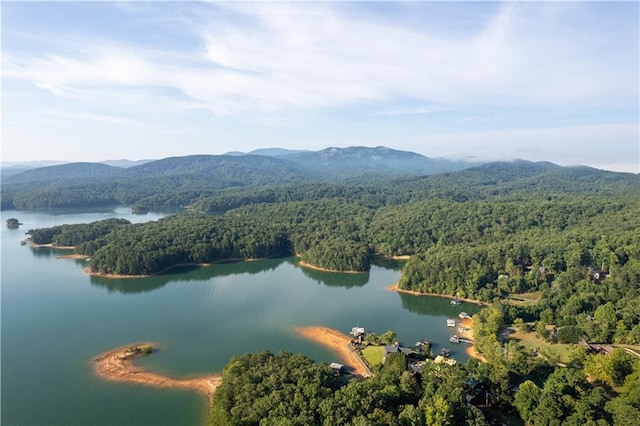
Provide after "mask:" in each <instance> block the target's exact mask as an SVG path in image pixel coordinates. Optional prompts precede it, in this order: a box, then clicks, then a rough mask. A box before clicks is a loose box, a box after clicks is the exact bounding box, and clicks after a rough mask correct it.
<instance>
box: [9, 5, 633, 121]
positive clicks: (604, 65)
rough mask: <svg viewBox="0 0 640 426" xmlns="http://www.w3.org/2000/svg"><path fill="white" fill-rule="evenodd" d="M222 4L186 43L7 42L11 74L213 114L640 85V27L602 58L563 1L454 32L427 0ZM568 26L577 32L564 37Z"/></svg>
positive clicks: (605, 97)
mask: <svg viewBox="0 0 640 426" xmlns="http://www.w3.org/2000/svg"><path fill="white" fill-rule="evenodd" d="M222 7H223V8H224V10H220V9H219V8H218V7H213V8H212V9H211V10H210V11H209V13H208V14H206V13H205V14H203V15H202V16H201V21H200V22H198V23H196V24H194V29H195V28H197V29H198V30H199V31H201V34H200V37H201V40H200V42H201V45H199V46H187V47H186V50H185V51H181V52H177V51H163V48H162V47H156V48H155V49H154V50H149V49H142V48H140V47H139V46H136V45H133V44H131V45H126V44H123V43H122V42H118V43H115V42H110V41H108V40H104V41H101V42H98V43H97V44H96V41H95V40H86V44H87V45H86V46H85V47H84V48H83V49H80V50H82V51H85V52H91V53H86V54H84V55H82V56H71V55H70V54H66V53H63V52H55V53H51V54H46V55H41V56H35V57H29V56H21V55H20V53H19V52H11V53H12V55H14V57H12V58H11V59H10V60H9V61H8V62H7V64H6V66H5V77H7V78H13V79H27V80H29V81H32V82H33V83H34V84H35V85H37V86H38V87H40V88H43V89H45V90H49V91H51V93H54V94H55V95H57V96H72V95H73V91H74V90H80V89H82V90H88V89H89V88H92V89H95V90H97V88H100V89H104V88H105V87H111V88H113V90H118V89H119V88H121V87H136V88H157V87H160V88H168V89H172V90H178V91H180V92H182V93H184V94H186V95H187V96H189V97H191V98H193V99H195V100H197V101H201V102H204V103H206V104H207V105H208V107H209V109H210V110H212V111H213V112H214V113H216V114H236V113H240V112H245V111H266V112H274V111H286V110H288V109H300V108H303V109H313V108H330V107H336V106H348V105H353V104H358V103H365V102H367V103H368V102H383V101H389V100H397V99H417V100H422V101H424V102H428V103H442V104H448V105H451V104H453V105H465V106H474V105H497V106H501V105H502V106H519V105H531V104H534V105H542V106H544V105H549V106H552V105H558V104H563V103H567V104H576V103H587V104H598V103H602V102H616V103H620V102H622V103H627V104H628V103H629V102H632V101H633V99H634V96H635V95H636V94H637V87H638V83H637V64H635V66H632V69H629V67H628V65H629V63H630V59H629V58H628V56H626V55H627V54H628V53H629V52H633V49H634V46H635V49H636V50H637V44H638V42H637V37H636V39H635V40H633V39H632V40H628V42H629V46H628V47H624V46H618V47H617V49H619V54H616V53H615V52H612V51H610V50H609V51H607V52H606V53H607V60H606V61H598V60H597V58H596V57H595V56H597V55H598V54H600V53H605V52H603V51H602V47H603V46H605V45H606V43H603V42H602V41H599V42H598V41H597V38H602V37H604V38H606V37H607V34H606V32H605V31H606V28H605V29H604V30H603V31H600V32H599V33H598V34H596V35H592V34H591V32H592V28H582V27H580V25H577V26H573V27H571V26H570V22H568V21H567V20H569V21H570V19H571V13H573V12H574V11H573V10H572V9H571V8H567V6H566V5H562V6H561V7H557V8H554V7H553V6H548V5H544V6H541V5H538V4H505V5H503V6H502V7H500V8H499V9H498V12H497V13H496V14H495V15H494V16H493V18H492V19H490V20H488V22H486V24H484V25H483V26H481V28H480V29H479V30H476V31H473V32H467V33H459V32H458V33H451V34H447V33H437V34H436V33H435V32H434V31H433V30H431V29H430V28H431V24H430V20H429V19H430V18H429V16H430V15H429V12H428V9H429V4H426V5H425V6H424V7H425V8H426V10H427V11H426V12H425V23H424V25H422V26H416V27H408V28H405V27H404V26H403V24H402V21H401V20H395V21H394V20H388V22H383V21H376V20H371V19H363V18H362V17H360V16H359V15H356V14H354V13H353V12H352V11H351V13H348V10H347V8H346V7H344V5H342V6H341V5H340V4H338V5H335V4H317V3H302V4H289V3H277V4H271V3H270V4H254V3H252V4H245V3H240V4H237V3H231V4H227V3H223V4H222ZM413 7H415V6H413ZM580 7H581V5H579V4H576V5H574V9H575V8H578V9H579V8H580ZM556 9H558V10H556ZM549 10H552V11H553V13H551V12H549ZM230 15H231V16H232V18H233V19H229V16H230ZM540 18H549V19H552V20H550V21H545V22H542V23H541V22H539V19H540ZM565 27H567V28H570V31H571V35H572V37H571V38H565V37H564V35H565V34H567V32H568V31H569V30H567V29H565ZM614 41H615V40H611V42H614ZM184 59H189V60H184ZM3 62H4V57H3ZM624 65H627V66H624ZM634 89H635V90H634Z"/></svg>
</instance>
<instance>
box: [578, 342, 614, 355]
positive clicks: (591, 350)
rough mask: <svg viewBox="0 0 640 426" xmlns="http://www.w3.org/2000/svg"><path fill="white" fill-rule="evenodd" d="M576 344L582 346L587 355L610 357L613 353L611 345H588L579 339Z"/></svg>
mask: <svg viewBox="0 0 640 426" xmlns="http://www.w3.org/2000/svg"><path fill="white" fill-rule="evenodd" d="M578 344H579V345H580V346H583V347H584V348H585V349H586V350H587V353H588V354H602V355H611V354H612V353H613V346H611V345H601V344H596V343H589V342H587V341H586V340H584V339H581V340H580V341H579V342H578Z"/></svg>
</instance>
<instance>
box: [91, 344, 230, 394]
mask: <svg viewBox="0 0 640 426" xmlns="http://www.w3.org/2000/svg"><path fill="white" fill-rule="evenodd" d="M142 346H152V347H153V346H154V345H153V344H152V343H144V342H143V343H135V344H131V345H126V346H121V347H119V348H115V349H111V350H109V351H107V352H103V353H101V354H100V355H98V356H97V357H96V358H95V359H94V360H93V361H94V370H95V372H96V374H98V376H100V377H102V378H103V379H106V380H112V381H119V382H133V383H140V384H144V385H150V386H157V387H163V388H182V389H193V390H197V391H198V392H201V393H204V394H206V395H207V398H208V399H209V406H211V402H212V401H213V394H214V393H215V390H216V388H217V387H218V385H219V384H220V382H221V380H222V376H221V375H220V374H212V375H209V376H203V377H195V378H191V379H174V378H171V377H166V376H162V375H160V374H155V373H151V372H148V371H145V370H143V369H142V368H139V367H136V366H135V365H134V363H133V361H134V360H135V359H136V358H138V357H140V356H142V354H141V353H140V352H133V351H131V350H130V348H132V347H142Z"/></svg>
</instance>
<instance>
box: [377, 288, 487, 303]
mask: <svg viewBox="0 0 640 426" xmlns="http://www.w3.org/2000/svg"><path fill="white" fill-rule="evenodd" d="M387 290H389V291H395V292H396V293H405V294H410V295H412V296H434V297H442V298H444V299H451V300H454V299H457V300H461V301H463V302H467V303H473V304H475V305H480V306H489V304H488V303H487V302H483V301H481V300H477V299H468V298H465V297H457V296H452V295H450V294H440V293H421V292H419V291H414V290H405V289H402V288H399V287H398V283H395V284H391V285H390V286H387Z"/></svg>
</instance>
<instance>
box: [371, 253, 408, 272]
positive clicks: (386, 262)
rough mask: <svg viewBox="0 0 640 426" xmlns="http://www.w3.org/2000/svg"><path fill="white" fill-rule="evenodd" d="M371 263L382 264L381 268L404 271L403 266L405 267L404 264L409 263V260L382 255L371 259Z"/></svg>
mask: <svg viewBox="0 0 640 426" xmlns="http://www.w3.org/2000/svg"><path fill="white" fill-rule="evenodd" d="M371 264H373V265H376V266H380V267H381V268H384V269H391V270H393V271H402V268H404V265H406V264H407V261H406V260H396V259H389V258H387V257H382V256H375V257H374V258H373V259H372V260H371Z"/></svg>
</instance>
